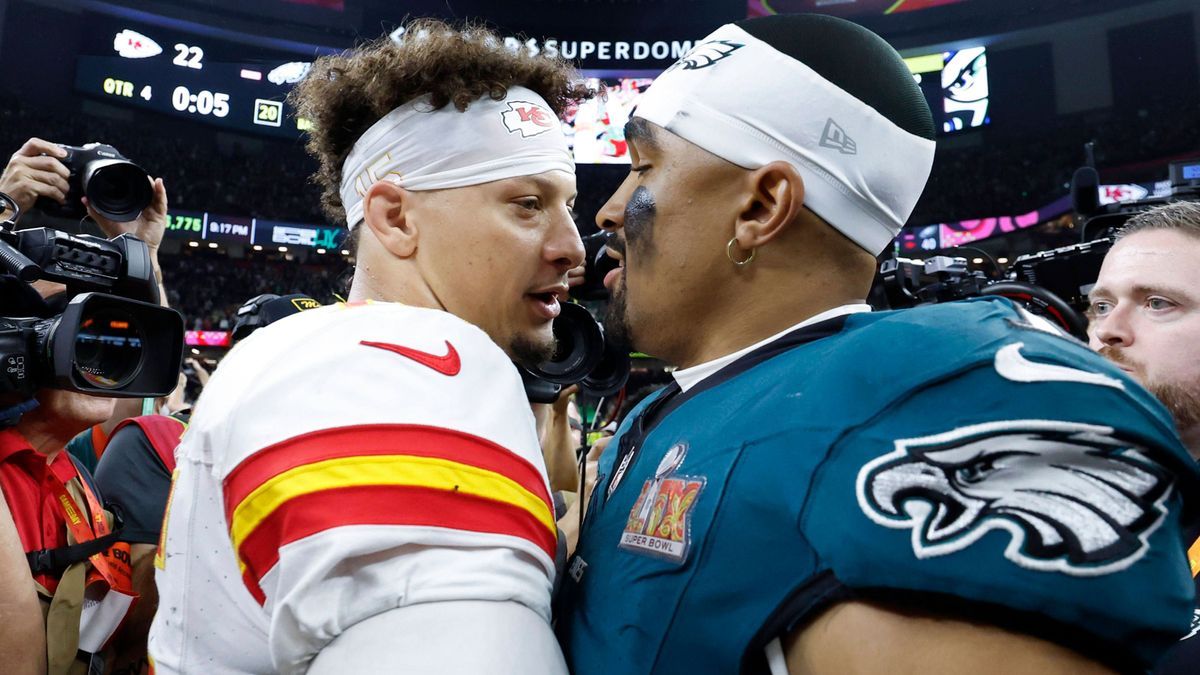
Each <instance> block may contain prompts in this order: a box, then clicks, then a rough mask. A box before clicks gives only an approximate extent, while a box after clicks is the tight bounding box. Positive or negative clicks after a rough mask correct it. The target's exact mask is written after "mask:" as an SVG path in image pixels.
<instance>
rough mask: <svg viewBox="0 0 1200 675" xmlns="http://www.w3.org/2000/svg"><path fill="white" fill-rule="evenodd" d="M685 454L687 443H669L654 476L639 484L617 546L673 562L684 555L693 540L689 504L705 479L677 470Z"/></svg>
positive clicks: (684, 558)
mask: <svg viewBox="0 0 1200 675" xmlns="http://www.w3.org/2000/svg"><path fill="white" fill-rule="evenodd" d="M685 455H687V444H686V443H677V444H675V445H673V446H671V449H670V450H667V453H666V454H665V455H663V458H662V461H661V462H659V464H658V469H657V470H656V471H655V472H654V477H653V478H650V479H649V480H647V481H646V482H645V483H643V484H642V491H641V493H640V494H639V495H638V498H637V501H635V502H634V503H633V508H632V509H630V511H629V520H627V521H626V522H625V531H624V532H623V533H622V534H621V543H620V544H619V546H620V548H623V549H625V550H627V551H633V552H635V553H648V554H650V555H653V556H656V557H660V558H665V559H667V560H670V561H672V562H676V563H681V562H683V561H684V560H686V559H687V554H688V549H689V548H690V547H691V543H692V520H691V516H692V507H693V506H695V505H696V500H697V499H698V498H699V497H700V492H701V491H702V490H703V489H704V484H705V482H706V479H705V478H704V477H703V476H685V475H682V474H677V473H676V471H678V469H679V466H680V465H681V464H683V458H684V456H685Z"/></svg>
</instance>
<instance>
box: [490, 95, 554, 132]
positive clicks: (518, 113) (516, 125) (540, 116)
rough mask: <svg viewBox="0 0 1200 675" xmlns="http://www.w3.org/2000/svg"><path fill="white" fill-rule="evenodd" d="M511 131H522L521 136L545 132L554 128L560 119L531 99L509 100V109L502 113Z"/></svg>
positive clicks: (506, 125) (501, 116) (501, 117)
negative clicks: (530, 100)
mask: <svg viewBox="0 0 1200 675" xmlns="http://www.w3.org/2000/svg"><path fill="white" fill-rule="evenodd" d="M500 119H501V120H503V122H504V126H505V128H507V129H508V132H509V133H517V132H520V133H521V138H529V137H531V136H537V135H538V134H544V133H546V132H547V131H550V130H551V129H553V128H554V127H555V126H556V125H557V124H558V120H557V119H556V118H555V117H554V113H552V112H550V111H549V110H546V109H545V108H543V107H542V106H540V105H538V104H536V103H530V102H529V101H509V102H508V110H505V111H504V112H502V113H500Z"/></svg>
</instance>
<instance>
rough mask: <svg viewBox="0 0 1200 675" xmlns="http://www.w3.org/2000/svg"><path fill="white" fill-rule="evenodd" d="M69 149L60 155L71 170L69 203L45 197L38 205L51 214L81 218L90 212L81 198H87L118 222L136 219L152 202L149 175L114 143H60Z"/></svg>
mask: <svg viewBox="0 0 1200 675" xmlns="http://www.w3.org/2000/svg"><path fill="white" fill-rule="evenodd" d="M58 147H60V148H62V149H63V150H65V151H66V152H67V156H66V157H64V158H61V159H60V160H59V161H61V162H62V163H63V164H65V165H66V167H67V170H68V171H70V172H71V175H70V177H69V178H67V183H68V185H69V186H70V190H69V191H68V192H67V199H66V202H64V203H63V204H59V203H58V202H56V201H54V200H52V199H47V198H45V197H42V198H40V199H38V200H37V203H36V204H35V207H36V208H37V209H38V210H39V211H41V212H42V213H45V214H47V215H51V216H59V217H62V218H73V219H79V218H83V217H84V216H85V215H87V209H86V208H85V207H84V205H83V200H82V197H85V196H86V197H87V198H88V202H89V203H90V204H91V205H92V208H94V209H96V211H97V212H98V213H99V214H100V215H102V216H104V217H105V218H108V219H109V220H113V221H116V222H119V223H126V222H129V221H131V220H135V219H136V218H137V217H138V216H140V215H141V214H142V209H144V208H146V207H147V206H149V205H150V202H151V201H152V200H153V199H154V192H153V190H152V189H151V188H150V175H149V174H148V173H146V172H145V171H144V170H143V169H142V168H141V167H139V166H138V165H136V164H134V163H133V162H131V161H129V160H128V159H126V158H125V156H124V155H122V154H121V153H120V152H118V151H117V149H116V148H114V147H113V146H111V145H104V144H102V143H88V144H87V145H84V146H83V147H75V146H72V145H63V144H61V143H60V144H58Z"/></svg>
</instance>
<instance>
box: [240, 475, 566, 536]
mask: <svg viewBox="0 0 1200 675" xmlns="http://www.w3.org/2000/svg"><path fill="white" fill-rule="evenodd" d="M362 486H407V487H424V488H432V489H437V490H445V491H448V492H454V491H456V492H460V493H463V494H468V495H473V496H476V497H482V498H485V499H490V500H493V501H498V502H503V503H506V504H511V505H513V506H516V507H518V508H521V509H524V510H525V511H528V512H529V513H530V514H532V515H533V516H534V517H535V518H537V520H538V522H540V523H541V524H542V525H544V526H545V527H546V529H548V530H549V531H550V532H551V533H552V534H555V535H557V532H558V529H557V525H556V523H555V521H554V514H553V513H552V512H551V510H550V507H549V506H547V504H546V502H544V501H542V500H541V499H540V498H539V497H538V496H537V495H535V494H533V493H532V492H530V491H529V490H527V489H526V488H525V487H523V486H522V485H520V484H519V483H517V482H516V481H514V480H512V479H511V478H508V477H507V476H504V475H503V474H499V473H496V472H494V471H489V470H487V469H481V468H479V467H476V466H471V465H469V464H462V463H460V462H454V461H451V460H447V459H441V458H436V457H420V456H414V455H366V456H355V457H339V458H336V459H329V460H324V461H321V462H314V463H312V464H305V465H303V466H298V467H296V468H294V469H290V470H288V471H285V472H283V473H281V474H279V475H278V476H275V477H274V478H271V479H270V480H268V481H266V482H265V483H263V484H262V485H260V486H258V487H257V488H255V490H254V491H253V492H251V493H250V494H248V495H247V496H246V498H245V499H243V500H242V501H241V503H239V504H238V505H237V507H236V508H235V509H234V511H233V518H232V521H231V522H230V528H229V529H230V536H231V538H232V540H233V547H234V550H237V549H238V548H240V547H241V545H242V542H244V541H245V540H246V537H248V536H250V533H251V532H253V531H254V529H255V528H256V527H258V525H259V524H260V523H261V522H262V521H263V520H264V519H266V518H267V517H268V516H270V515H271V513H273V512H274V511H275V510H276V509H278V508H279V507H281V506H283V505H284V504H285V503H286V502H288V501H289V500H291V499H295V498H296V497H301V496H303V495H307V494H312V493H314V492H320V491H323V490H334V489H338V488H346V487H362Z"/></svg>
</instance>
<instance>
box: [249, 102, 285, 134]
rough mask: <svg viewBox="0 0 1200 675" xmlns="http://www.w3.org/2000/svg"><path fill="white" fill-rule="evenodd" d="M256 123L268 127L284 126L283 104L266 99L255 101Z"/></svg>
mask: <svg viewBox="0 0 1200 675" xmlns="http://www.w3.org/2000/svg"><path fill="white" fill-rule="evenodd" d="M254 123H255V124H261V125H263V126H266V127H277V126H280V125H282V124H283V102H282V101H271V100H268V99H265V98H256V99H254Z"/></svg>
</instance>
